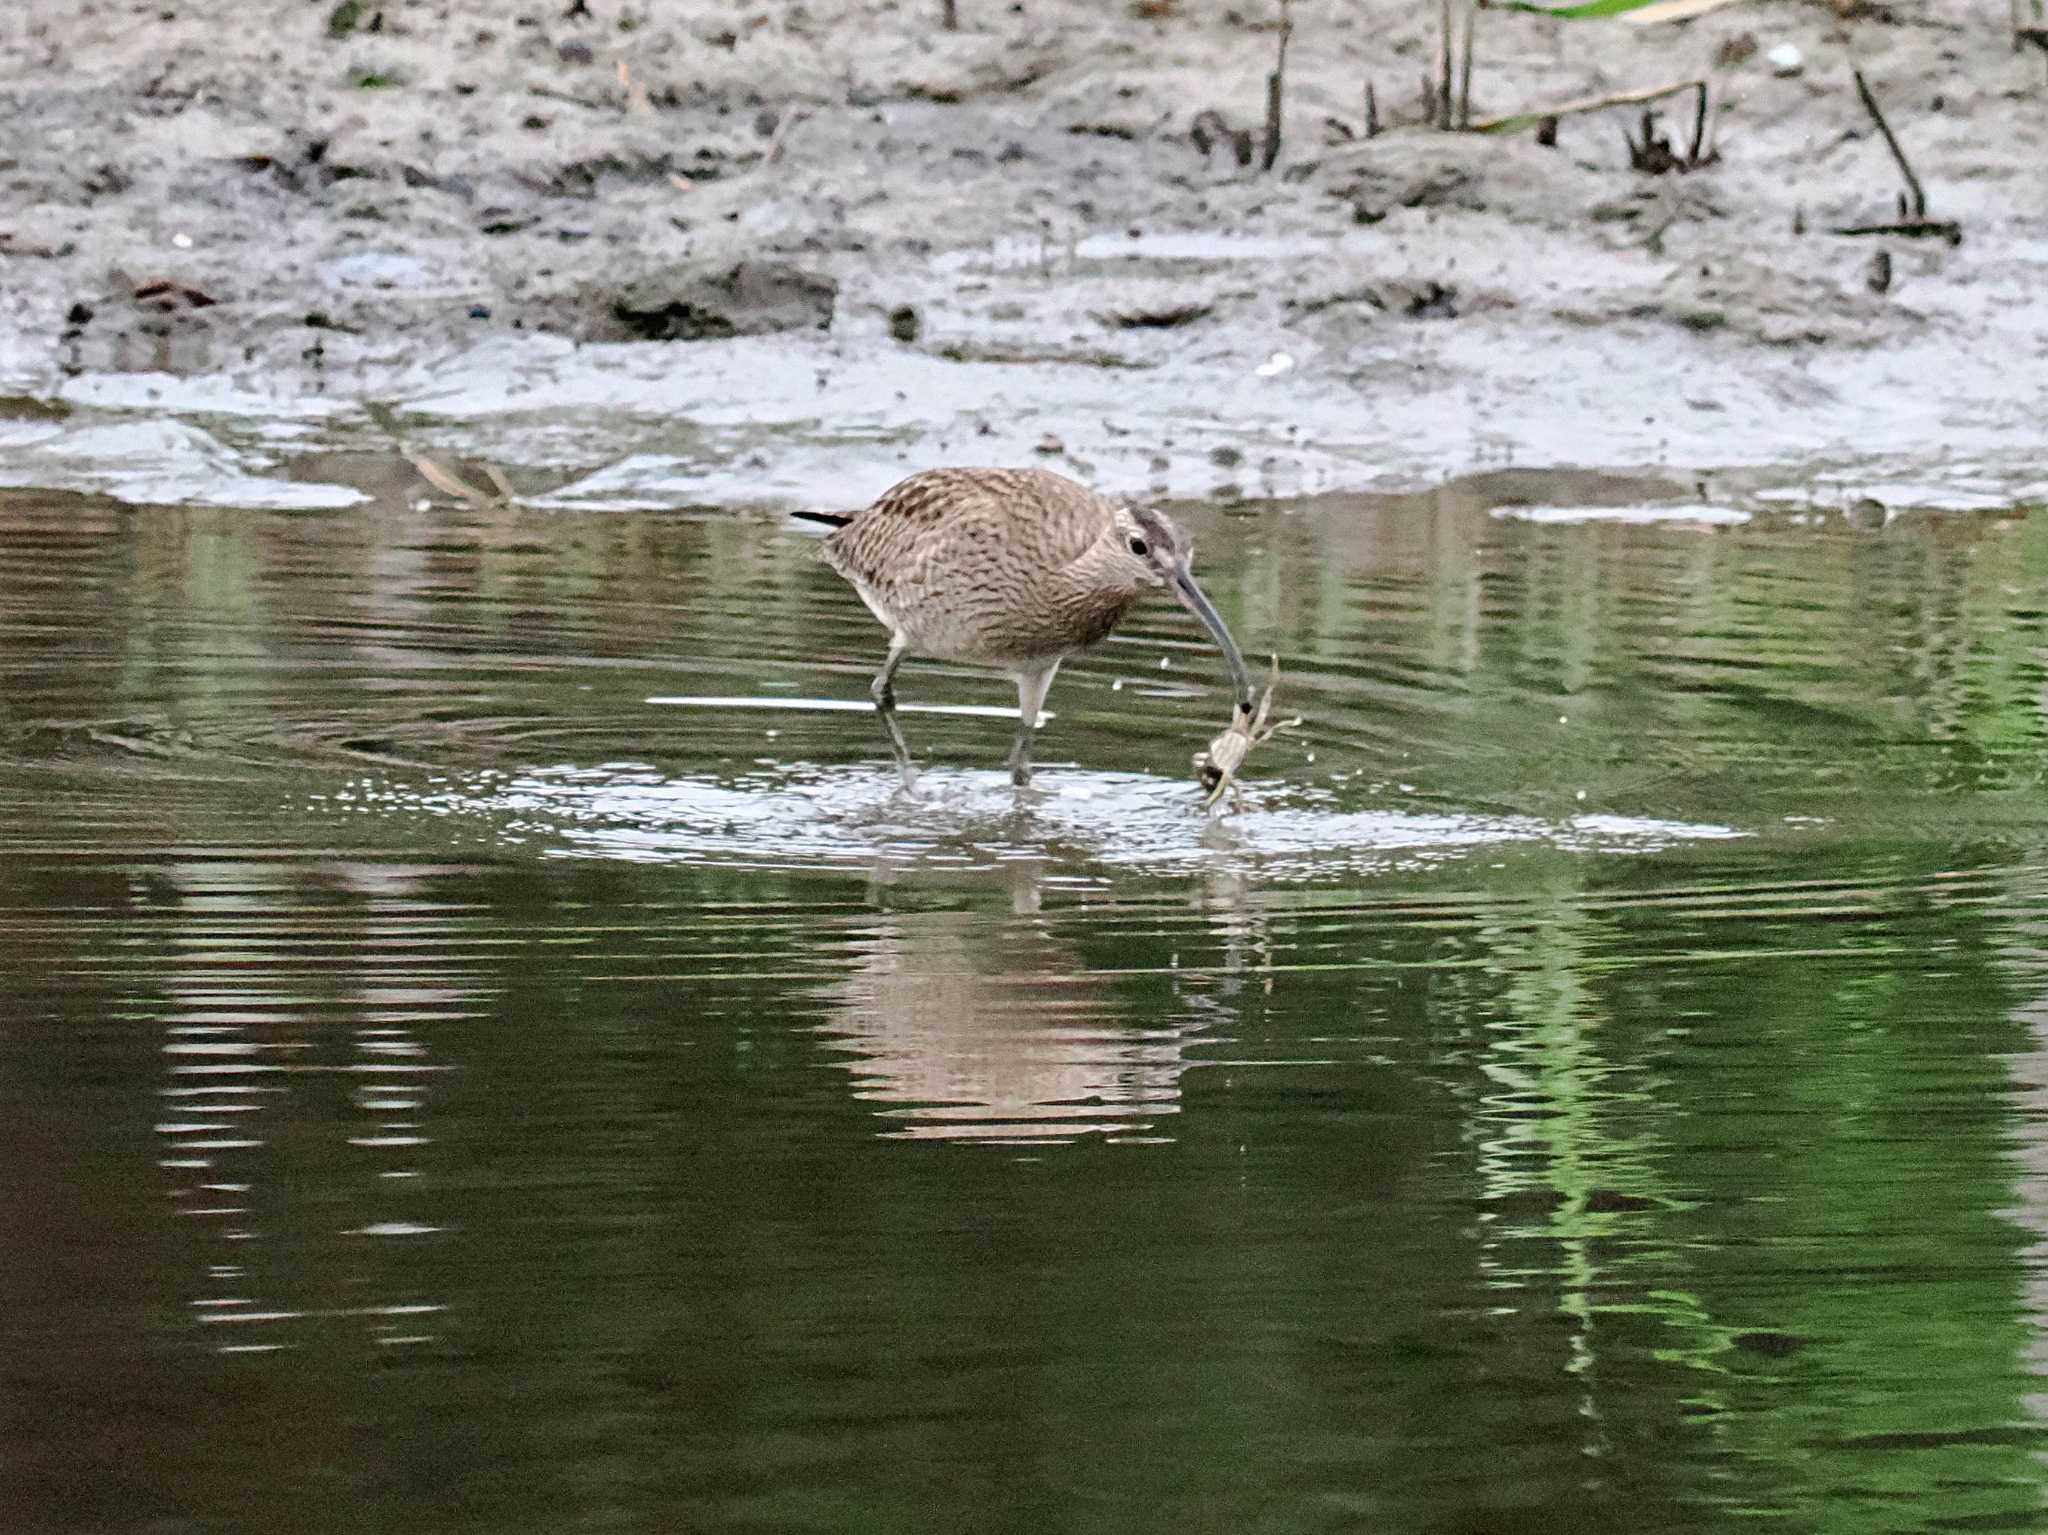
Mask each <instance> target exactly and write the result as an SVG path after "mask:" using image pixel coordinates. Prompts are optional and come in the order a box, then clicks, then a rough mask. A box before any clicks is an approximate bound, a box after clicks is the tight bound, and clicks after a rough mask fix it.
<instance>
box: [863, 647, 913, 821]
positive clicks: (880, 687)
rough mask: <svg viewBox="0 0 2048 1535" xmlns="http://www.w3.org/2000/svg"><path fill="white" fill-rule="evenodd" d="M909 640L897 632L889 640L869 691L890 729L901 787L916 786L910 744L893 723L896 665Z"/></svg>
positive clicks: (906, 649)
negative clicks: (880, 665)
mask: <svg viewBox="0 0 2048 1535" xmlns="http://www.w3.org/2000/svg"><path fill="white" fill-rule="evenodd" d="M909 649H910V642H909V641H908V640H906V639H904V637H903V636H902V635H900V634H898V635H894V636H892V637H891V639H890V641H889V656H888V659H887V660H885V661H883V662H882V669H881V670H880V671H878V672H876V673H875V680H874V682H873V683H872V684H870V685H869V687H868V691H869V692H870V693H872V694H874V696H875V712H876V713H878V714H880V715H881V716H882V728H883V729H884V730H886V731H888V732H889V747H890V749H891V750H892V751H894V752H895V754H896V770H897V771H898V772H899V773H901V774H902V775H903V787H904V788H906V789H911V788H915V787H916V786H917V769H916V768H915V767H914V766H912V765H911V761H910V745H909V743H908V742H907V741H905V740H904V739H903V727H902V726H901V725H899V724H897V723H896V668H897V667H899V666H901V665H902V664H903V657H904V654H905V653H906V652H907V651H908V650H909Z"/></svg>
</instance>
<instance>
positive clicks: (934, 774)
mask: <svg viewBox="0 0 2048 1535" xmlns="http://www.w3.org/2000/svg"><path fill="white" fill-rule="evenodd" d="M351 793H352V796H353V799H354V802H355V803H357V804H360V805H363V806H365V808H370V809H376V808H378V807H383V808H386V809H389V810H390V811H392V812H394V813H401V812H404V811H408V810H409V811H413V812H425V813H428V814H432V815H436V816H448V817H477V818H488V819H489V820H490V821H491V822H493V823H495V826H496V828H497V835H498V836H500V837H501V838H503V839H505V840H507V841H510V842H515V843H520V842H524V843H531V844H536V845H538V846H539V847H540V848H541V849H542V850H543V851H545V852H546V853H548V854H551V855H553V856H560V857H580V858H616V859H624V860H629V861H633V862H641V863H678V864H713V865H728V866H743V867H751V868H770V869H800V868H828V869H829V868H867V869H871V868H874V867H876V866H878V865H879V866H885V867H893V868H896V869H899V870H900V869H902V868H904V867H906V866H910V865H915V866H919V867H923V868H928V869H933V870H948V869H951V870H975V869H994V868H999V867H1000V866H1002V865H1004V864H1005V863H1008V862H1010V861H1013V860H1015V859H1019V858H1032V859H1047V860H1050V861H1051V862H1052V863H1053V864H1055V865H1061V866H1065V867H1066V868H1068V869H1069V871H1070V872H1071V873H1081V872H1086V871H1087V870H1089V869H1090V868H1091V867H1092V869H1093V870H1094V871H1096V872H1097V873H1098V874H1099V875H1103V876H1106V875H1108V874H1110V873H1113V872H1121V873H1132V874H1151V875H1167V876H1171V875H1176V874H1209V875H1213V874H1216V873H1218V872H1234V871H1235V872H1244V873H1247V874H1251V875H1255V876H1257V877H1258V878H1260V879H1264V880H1268V881H1301V880H1314V879H1326V878H1332V877H1339V876H1357V875H1365V874H1378V873H1390V872H1399V871H1416V870H1422V869H1427V868H1430V867H1434V866H1437V865H1440V864H1443V863H1445V862H1448V861H1450V860H1453V859H1456V858H1461V857H1466V856H1469V855H1471V854H1472V853H1474V852H1475V851H1478V850H1482V849H1489V848H1502V847H1508V846H1513V845H1517V844H1520V845H1527V846H1550V847H1555V848H1560V849H1564V850H1568V851H1573V852H1589V853H1593V852H1604V853H1642V852H1654V851H1657V850H1659V849H1663V848H1668V847H1671V846H1674V845H1676V844H1679V843H1683V842H1689V841H1699V840H1713V839H1723V838H1730V837H1737V836H1741V835H1744V834H1743V833H1741V832H1738V831H1736V830H1733V829H1731V828H1729V827H1726V826H1717V825H1712V824H1706V823H1696V822H1685V821H1674V820H1660V819H1651V818H1642V817H1631V816H1616V815H1599V816H1593V815H1587V816H1574V817H1569V818H1566V819H1561V820H1549V819H1545V818H1542V817H1537V816H1509V815H1482V814H1477V813H1469V812H1458V811H1444V812H1433V813H1414V812H1407V811H1400V810H1391V809H1389V810H1373V809H1360V808H1355V807H1354V806H1352V805H1349V804H1347V803H1345V802H1344V801H1343V800H1341V799H1339V798H1338V796H1337V795H1336V794H1335V793H1333V792H1332V791H1330V790H1329V789H1326V788H1321V787H1317V786H1302V785H1292V784H1284V783H1271V784H1255V785H1252V786H1250V787H1249V788H1248V789H1247V790H1246V793H1245V797H1244V808H1243V809H1242V810H1240V811H1238V812H1237V813H1235V814H1231V815H1228V816H1223V817H1210V816H1206V815H1204V814H1203V813H1202V810H1201V808H1200V804H1199V801H1198V798H1197V795H1196V791H1195V789H1194V788H1193V786H1192V785H1191V784H1190V783H1188V782H1184V781H1182V780H1179V779H1163V778H1155V777H1149V776H1146V775H1142V774H1133V773H1108V772H1091V771H1087V770H1077V769H1062V770H1059V771H1057V772H1048V773H1045V774H1042V775H1041V776H1040V779H1039V781H1038V783H1037V784H1035V785H1034V786H1033V787H1032V788H1031V789H1030V790H1027V791H1024V792H1022V793H1019V792H1018V791H1017V790H1015V789H1014V788H1012V786H1011V784H1010V782H1009V779H1008V777H1007V776H1006V775H1004V774H1002V773H1000V772H985V771H969V770H960V769H933V770H931V771H929V772H927V773H926V774H924V776H923V777H922V778H921V779H920V780H919V784H918V788H917V789H916V790H915V791H914V792H911V793H908V794H906V793H904V792H903V791H902V790H901V788H900V787H899V785H898V783H897V780H896V776H895V774H894V773H893V772H892V771H889V770H886V769H878V768H874V767H864V766H854V767H820V766H817V765H815V764H811V763H805V762H792V763H771V764H764V765H762V766H761V767H760V768H758V769H757V770H755V771H752V772H746V773H742V774H739V775H737V776H734V777H730V778H714V777H710V776H705V775H683V776H670V775H668V774H665V773H663V772H661V771H660V770H659V769H657V768H654V767H651V766H648V765H646V764H642V763H634V762H613V763H602V764H599V765H596V766H591V767H577V766H557V767H542V768H532V769H526V770H522V771H510V772H507V771H497V770H486V771H481V772H478V773H474V774H471V775H469V776H468V777H466V778H465V779H463V780H462V781H460V782H459V783H457V784H455V785H452V786H448V785H442V786H437V787H434V788H431V789H426V790H421V789H417V788H413V787H410V786H407V785H403V784H374V783H373V784H370V785H367V786H363V785H358V786H357V788H355V789H354V790H352V791H351Z"/></svg>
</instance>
